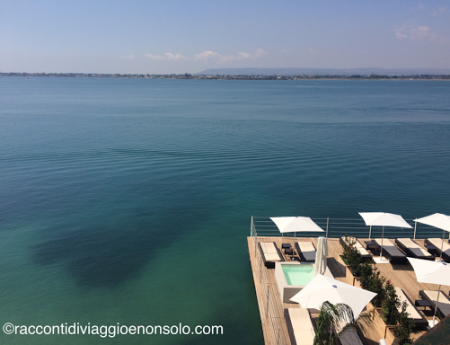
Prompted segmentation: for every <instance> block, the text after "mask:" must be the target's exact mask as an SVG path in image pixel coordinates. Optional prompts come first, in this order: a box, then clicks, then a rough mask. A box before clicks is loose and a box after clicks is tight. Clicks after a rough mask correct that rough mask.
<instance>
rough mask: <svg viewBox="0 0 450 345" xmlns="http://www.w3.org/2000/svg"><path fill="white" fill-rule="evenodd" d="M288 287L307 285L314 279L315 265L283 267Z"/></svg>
mask: <svg viewBox="0 0 450 345" xmlns="http://www.w3.org/2000/svg"><path fill="white" fill-rule="evenodd" d="M281 268H282V269H283V273H284V276H285V277H286V282H287V283H288V285H307V284H308V283H309V282H310V281H311V280H312V279H313V278H314V267H313V265H281Z"/></svg>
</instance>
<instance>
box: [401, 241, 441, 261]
mask: <svg viewBox="0 0 450 345" xmlns="http://www.w3.org/2000/svg"><path fill="white" fill-rule="evenodd" d="M395 244H396V245H397V246H398V247H399V248H400V249H401V250H403V251H404V252H405V253H406V254H407V255H408V256H412V257H413V258H417V259H424V260H434V256H433V255H431V254H430V253H428V252H427V251H426V250H425V249H424V248H422V247H421V246H419V245H418V244H417V243H416V242H415V241H413V240H411V239H410V238H397V239H396V240H395Z"/></svg>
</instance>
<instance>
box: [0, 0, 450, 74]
mask: <svg viewBox="0 0 450 345" xmlns="http://www.w3.org/2000/svg"><path fill="white" fill-rule="evenodd" d="M249 67H253V68H254V67H257V68H264V67H267V68H292V67H294V68H295V67H299V68H362V67H377V68H450V2H449V1H433V0H428V1H401V0H399V1H383V0H377V1H360V0H359V1H345V0H341V1H321V0H317V1H299V0H295V1H294V0H292V1H283V0H279V1H264V0H259V1H251V0H247V1H245V0H240V1H233V0H226V1H222V0H214V1H211V0H208V1H201V0H191V1H186V0H184V1H171V0H165V1H150V0H147V1H134V0H128V1H113V0H110V1H100V0H97V1H92V0H89V1H83V0H77V1H70V0H66V1H40V0H33V1H21V0H11V1H10V0H0V70H1V71H3V72H30V73H31V72H46V73H50V72H53V73H67V72H77V73H144V74H146V73H149V74H167V73H197V72H200V71H203V70H205V69H209V68H249Z"/></svg>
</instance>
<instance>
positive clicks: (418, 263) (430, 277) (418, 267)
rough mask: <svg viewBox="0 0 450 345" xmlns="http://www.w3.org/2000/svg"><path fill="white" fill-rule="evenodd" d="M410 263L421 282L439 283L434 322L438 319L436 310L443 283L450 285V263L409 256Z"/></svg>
mask: <svg viewBox="0 0 450 345" xmlns="http://www.w3.org/2000/svg"><path fill="white" fill-rule="evenodd" d="M408 260H409V263H410V264H411V266H412V267H413V268H414V272H415V273H416V277H417V281H418V282H419V283H429V284H436V285H437V284H439V292H438V295H437V301H436V306H435V308H434V316H433V324H434V321H435V320H436V311H437V306H438V303H439V295H440V294H441V285H448V286H450V264H447V263H446V262H440V261H429V260H421V259H413V258H408Z"/></svg>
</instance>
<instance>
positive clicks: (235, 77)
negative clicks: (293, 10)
mask: <svg viewBox="0 0 450 345" xmlns="http://www.w3.org/2000/svg"><path fill="white" fill-rule="evenodd" d="M0 77H71V78H135V79H199V80H330V79H331V80H450V74H436V75H434V74H411V75H383V74H370V75H364V74H351V75H350V74H349V75H342V74H329V75H327V74H300V75H276V74H274V75H265V74H261V75H256V74H255V75H251V74H242V75H235V74H188V73H185V74H119V73H114V74H108V73H26V72H1V73H0Z"/></svg>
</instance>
